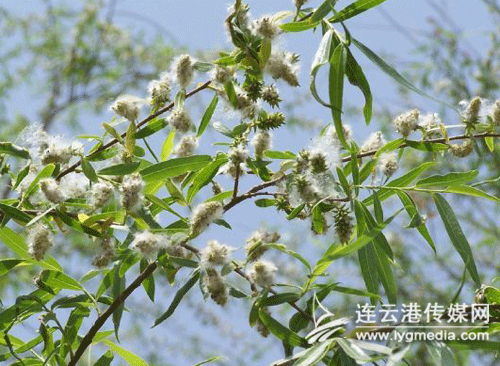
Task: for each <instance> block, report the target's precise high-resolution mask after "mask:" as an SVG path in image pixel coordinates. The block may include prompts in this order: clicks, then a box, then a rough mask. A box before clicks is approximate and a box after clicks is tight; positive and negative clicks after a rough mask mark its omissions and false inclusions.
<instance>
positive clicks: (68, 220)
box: [55, 208, 102, 238]
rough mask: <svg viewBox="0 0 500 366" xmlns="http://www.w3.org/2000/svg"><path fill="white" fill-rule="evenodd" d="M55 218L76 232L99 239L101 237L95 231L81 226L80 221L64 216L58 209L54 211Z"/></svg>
mask: <svg viewBox="0 0 500 366" xmlns="http://www.w3.org/2000/svg"><path fill="white" fill-rule="evenodd" d="M55 211H56V214H57V217H59V218H60V219H61V220H62V221H63V222H64V223H65V224H66V225H68V226H69V227H72V228H73V229H75V230H76V231H79V232H82V233H85V234H89V235H92V236H95V237H98V238H100V237H101V236H102V235H101V233H100V232H99V231H96V230H94V229H92V228H90V227H88V226H86V225H84V224H82V223H81V222H80V221H78V220H75V219H73V218H72V217H70V216H68V215H66V214H65V213H64V212H63V211H61V210H60V209H58V208H56V209H55Z"/></svg>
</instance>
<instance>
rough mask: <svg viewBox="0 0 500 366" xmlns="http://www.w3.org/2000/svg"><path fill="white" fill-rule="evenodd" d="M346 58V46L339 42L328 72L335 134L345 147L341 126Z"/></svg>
mask: <svg viewBox="0 0 500 366" xmlns="http://www.w3.org/2000/svg"><path fill="white" fill-rule="evenodd" d="M346 59H347V51H346V47H345V46H344V45H343V44H342V43H339V44H338V45H337V47H335V50H334V51H333V54H332V57H331V59H330V72H329V74H328V89H329V96H330V109H331V111H332V117H333V123H334V125H335V131H336V132H337V136H338V138H339V140H340V142H341V143H342V145H344V146H345V147H347V143H346V140H345V136H344V128H343V127H342V100H343V95H344V75H345V67H346Z"/></svg>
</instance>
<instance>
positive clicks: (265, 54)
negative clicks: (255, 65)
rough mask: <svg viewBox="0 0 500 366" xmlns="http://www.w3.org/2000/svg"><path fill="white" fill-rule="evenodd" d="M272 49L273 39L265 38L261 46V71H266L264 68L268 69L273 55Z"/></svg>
mask: <svg viewBox="0 0 500 366" xmlns="http://www.w3.org/2000/svg"><path fill="white" fill-rule="evenodd" d="M271 47H272V46H271V39H270V38H264V39H263V40H262V43H261V44H260V50H259V65H260V68H261V69H264V67H266V63H267V60H268V59H269V56H270V55H271Z"/></svg>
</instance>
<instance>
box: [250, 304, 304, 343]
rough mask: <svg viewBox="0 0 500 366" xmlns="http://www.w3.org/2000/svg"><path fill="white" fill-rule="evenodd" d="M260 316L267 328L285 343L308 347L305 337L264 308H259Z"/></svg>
mask: <svg viewBox="0 0 500 366" xmlns="http://www.w3.org/2000/svg"><path fill="white" fill-rule="evenodd" d="M259 318H260V320H261V321H262V323H264V325H265V326H266V327H267V329H269V331H270V332H271V333H272V334H274V335H275V336H276V338H278V339H281V340H282V341H283V342H284V343H285V344H288V345H290V346H295V347H304V348H305V347H308V343H307V341H306V340H305V339H304V338H302V337H301V336H299V335H298V334H297V333H295V332H293V331H291V330H290V329H288V328H287V327H285V326H284V325H282V324H281V323H279V322H278V321H277V320H276V319H274V318H273V317H272V316H271V315H269V314H268V313H266V312H265V311H264V310H263V309H259Z"/></svg>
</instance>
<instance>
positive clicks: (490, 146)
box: [484, 136, 495, 152]
mask: <svg viewBox="0 0 500 366" xmlns="http://www.w3.org/2000/svg"><path fill="white" fill-rule="evenodd" d="M484 142H485V143H486V146H487V147H488V150H490V152H493V151H494V150H495V140H494V139H493V137H491V136H488V137H485V138H484Z"/></svg>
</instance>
